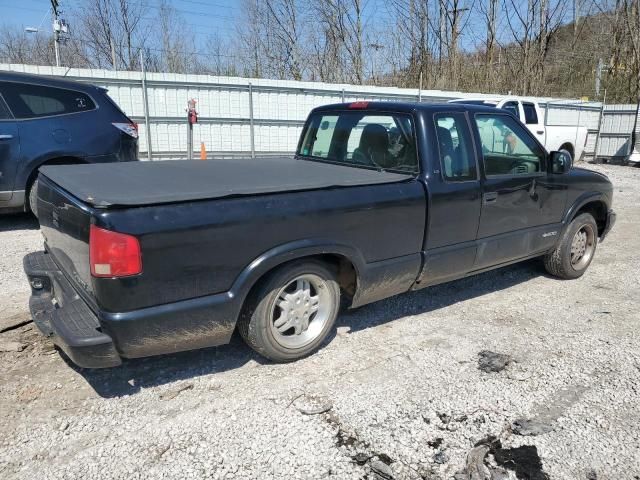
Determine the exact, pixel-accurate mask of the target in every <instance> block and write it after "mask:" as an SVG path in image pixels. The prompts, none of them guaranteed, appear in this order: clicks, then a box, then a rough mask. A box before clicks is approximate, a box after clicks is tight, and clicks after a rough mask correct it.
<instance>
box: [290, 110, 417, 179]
mask: <svg viewBox="0 0 640 480" xmlns="http://www.w3.org/2000/svg"><path fill="white" fill-rule="evenodd" d="M415 144H416V142H415V133H414V128H413V122H412V121H411V117H409V116H408V115H402V114H386V113H374V112H363V111H353V112H331V113H326V114H323V113H317V114H314V115H313V116H312V117H311V118H310V119H309V121H308V123H307V125H306V129H305V132H304V134H303V140H302V143H301V145H300V150H299V151H298V155H300V156H302V157H310V158H314V159H317V160H325V161H328V162H332V163H342V164H348V165H353V166H361V167H369V168H377V169H384V170H391V171H402V172H412V173H413V172H417V171H418V159H417V155H416V148H415Z"/></svg>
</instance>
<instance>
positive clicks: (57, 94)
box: [0, 82, 96, 118]
mask: <svg viewBox="0 0 640 480" xmlns="http://www.w3.org/2000/svg"><path fill="white" fill-rule="evenodd" d="M0 91H1V92H2V94H3V96H4V98H5V100H6V101H7V103H8V104H9V108H10V109H11V111H12V112H13V115H14V117H15V118H38V117H48V116H51V115H63V114H66V113H77V112H85V111H88V110H94V109H95V108H96V105H95V103H94V102H93V100H91V97H89V95H87V94H85V93H82V92H77V91H75V90H67V89H64V88H56V87H43V86H41V85H31V84H28V83H11V82H6V83H2V84H0Z"/></svg>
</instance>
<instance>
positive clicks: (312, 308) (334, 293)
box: [238, 261, 340, 362]
mask: <svg viewBox="0 0 640 480" xmlns="http://www.w3.org/2000/svg"><path fill="white" fill-rule="evenodd" d="M339 308H340V287H339V285H338V282H337V281H336V279H335V274H334V273H333V272H332V271H331V270H330V269H328V268H327V267H326V266H325V265H324V264H321V263H319V262H314V261H301V262H295V263H291V264H289V265H285V266H284V267H282V268H280V269H278V270H276V271H275V272H274V273H272V274H270V275H269V276H268V277H267V278H266V280H265V281H264V282H263V283H262V285H260V286H259V287H258V289H257V291H256V292H255V293H254V294H253V295H252V296H251V298H249V299H248V304H247V306H246V308H245V309H244V311H243V313H242V315H241V317H240V319H239V320H238V330H239V332H240V335H242V337H243V338H244V340H245V341H246V342H247V344H248V345H249V346H250V347H251V348H253V349H254V350H255V351H256V352H258V353H259V354H261V355H263V356H264V357H267V358H268V359H270V360H273V361H275V362H290V361H293V360H297V359H299V358H302V357H305V356H307V355H309V354H311V353H313V352H314V351H315V350H316V349H318V347H319V346H320V344H321V343H322V341H323V340H324V339H325V338H326V337H327V335H328V334H329V332H330V331H331V329H332V328H333V324H334V323H335V320H336V317H337V315H338V310H339Z"/></svg>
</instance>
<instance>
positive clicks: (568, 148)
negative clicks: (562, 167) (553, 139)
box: [558, 144, 576, 165]
mask: <svg viewBox="0 0 640 480" xmlns="http://www.w3.org/2000/svg"><path fill="white" fill-rule="evenodd" d="M558 150H559V151H565V152H567V154H568V155H569V157H571V165H573V164H574V162H575V160H576V159H575V158H573V156H574V153H573V147H572V146H571V145H567V144H564V145H562V146H561V147H560V148H559V149H558Z"/></svg>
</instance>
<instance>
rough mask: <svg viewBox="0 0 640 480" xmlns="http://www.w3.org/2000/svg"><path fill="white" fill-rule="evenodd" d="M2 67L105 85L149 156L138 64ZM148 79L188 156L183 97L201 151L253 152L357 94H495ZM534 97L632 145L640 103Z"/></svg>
mask: <svg viewBox="0 0 640 480" xmlns="http://www.w3.org/2000/svg"><path fill="white" fill-rule="evenodd" d="M0 70H13V71H21V72H26V73H36V74H42V75H56V76H65V77H68V78H71V79H74V80H78V81H82V82H91V83H94V84H96V85H99V86H101V87H104V88H107V89H108V90H109V95H110V96H111V97H112V98H113V99H114V100H115V102H116V103H117V104H118V105H119V106H120V108H122V110H123V111H124V112H125V113H126V114H127V115H129V117H131V118H132V119H133V120H134V121H136V122H137V123H139V124H140V129H139V133H140V151H141V157H144V156H145V152H146V151H147V145H148V142H147V135H146V129H145V128H144V122H145V105H144V102H143V91H142V88H143V86H142V73H141V72H115V71H110V70H90V69H67V68H63V67H48V66H47V67H43V66H31V65H10V64H0ZM145 83H146V86H147V99H148V110H149V111H148V112H147V113H148V117H149V123H150V131H151V138H150V143H151V146H152V151H153V156H154V158H161V157H164V158H168V157H173V158H181V157H185V156H186V150H187V131H188V126H187V117H186V104H187V100H188V99H190V98H195V99H196V100H197V102H198V103H197V106H196V109H197V111H198V113H199V118H198V123H197V124H196V125H194V128H193V148H194V151H195V152H196V155H197V152H198V151H199V150H200V144H201V143H204V144H205V146H206V149H207V151H208V152H209V154H210V155H214V156H225V155H231V156H232V155H239V154H247V152H250V151H251V144H252V141H251V140H252V138H253V144H254V147H255V152H256V153H257V154H259V155H260V154H289V153H291V152H293V151H294V149H295V147H296V145H297V142H298V136H299V134H300V131H301V129H302V125H303V122H304V120H305V118H306V116H307V115H308V113H309V111H310V110H311V109H313V108H314V107H317V106H320V105H325V104H329V103H341V102H353V101H358V100H369V101H376V100H378V101H380V100H384V101H409V102H415V101H418V99H419V98H420V100H421V101H422V102H446V101H448V100H451V99H454V98H465V97H467V98H469V97H476V98H478V97H480V98H483V97H492V98H495V97H496V95H484V94H472V93H462V92H445V91H439V90H423V91H422V92H419V91H418V90H417V89H410V88H395V87H373V86H362V85H347V84H325V83H315V82H294V81H280V80H265V79H247V78H237V77H216V76H208V75H178V74H168V73H148V74H147V75H146V82H145ZM498 97H499V96H498ZM535 100H538V101H539V102H540V104H541V106H542V107H543V109H544V110H545V113H544V115H545V119H546V123H547V124H548V125H570V126H575V125H581V126H585V127H586V128H587V129H588V132H589V133H588V136H587V143H586V148H585V151H586V152H587V155H588V156H597V157H618V156H620V155H626V154H627V153H628V152H630V150H631V140H630V135H631V131H632V130H633V126H634V124H635V115H636V114H637V109H636V106H635V105H618V106H606V107H605V109H604V113H603V110H602V106H601V105H600V104H598V103H594V102H579V101H576V100H557V99H549V98H537V99H535ZM251 105H253V109H251ZM251 110H253V111H251ZM252 114H253V128H252V126H251V117H252ZM601 121H602V130H601V131H600V135H599V134H598V132H599V127H600V123H601ZM598 137H599V138H598ZM596 145H597V148H598V152H597V155H596V152H595V149H596ZM624 152H626V153H624Z"/></svg>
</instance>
